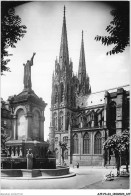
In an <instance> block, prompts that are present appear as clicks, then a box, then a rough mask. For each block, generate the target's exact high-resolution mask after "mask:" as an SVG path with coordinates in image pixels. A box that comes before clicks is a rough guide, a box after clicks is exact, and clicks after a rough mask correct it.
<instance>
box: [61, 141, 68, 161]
mask: <svg viewBox="0 0 131 196" xmlns="http://www.w3.org/2000/svg"><path fill="white" fill-rule="evenodd" d="M59 146H60V147H61V150H62V153H61V157H62V163H63V164H64V152H65V150H67V143H66V142H61V141H60V142H59Z"/></svg>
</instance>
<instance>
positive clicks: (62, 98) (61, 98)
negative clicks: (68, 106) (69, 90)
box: [60, 83, 64, 102]
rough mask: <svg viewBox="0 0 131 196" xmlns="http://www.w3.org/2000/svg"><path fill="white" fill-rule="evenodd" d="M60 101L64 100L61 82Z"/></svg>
mask: <svg viewBox="0 0 131 196" xmlns="http://www.w3.org/2000/svg"><path fill="white" fill-rule="evenodd" d="M60 100H61V102H62V101H63V100H64V85H63V83H61V97H60Z"/></svg>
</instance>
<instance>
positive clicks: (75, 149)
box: [73, 134, 79, 154]
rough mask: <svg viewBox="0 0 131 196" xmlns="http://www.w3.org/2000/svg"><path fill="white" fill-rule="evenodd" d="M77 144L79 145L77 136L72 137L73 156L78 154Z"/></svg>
mask: <svg viewBox="0 0 131 196" xmlns="http://www.w3.org/2000/svg"><path fill="white" fill-rule="evenodd" d="M78 144H79V140H78V135H77V134H75V135H74V137H73V153H74V154H78V152H79V150H78Z"/></svg>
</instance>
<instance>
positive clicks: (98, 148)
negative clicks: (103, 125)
mask: <svg viewBox="0 0 131 196" xmlns="http://www.w3.org/2000/svg"><path fill="white" fill-rule="evenodd" d="M101 153H102V138H101V133H100V132H97V133H96V135H95V138H94V154H101Z"/></svg>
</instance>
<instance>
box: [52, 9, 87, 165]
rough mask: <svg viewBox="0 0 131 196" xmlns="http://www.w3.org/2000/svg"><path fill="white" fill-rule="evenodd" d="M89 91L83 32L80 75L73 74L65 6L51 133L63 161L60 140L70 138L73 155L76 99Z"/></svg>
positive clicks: (54, 87)
mask: <svg viewBox="0 0 131 196" xmlns="http://www.w3.org/2000/svg"><path fill="white" fill-rule="evenodd" d="M88 93H90V88H89V77H88V76H87V75H86V64H85V53H84V41H83V32H82V43H81V52H80V61H79V71H78V77H77V76H76V75H74V73H73V63H72V60H71V59H70V58H69V50H68V39H67V27H66V16H65V6H64V16H63V26H62V35H61V43H60V53H59V58H58V59H57V58H56V60H55V70H54V72H53V75H52V95H51V109H50V112H51V115H50V117H51V119H50V133H49V140H50V143H51V150H55V151H58V153H59V155H58V157H57V159H58V160H59V162H61V149H60V146H59V141H61V142H64V141H66V142H67V143H68V152H67V154H68V157H69V158H70V142H71V140H70V137H71V127H72V120H73V118H74V114H75V111H76V99H77V97H78V96H79V94H80V95H81V94H82V95H85V94H88ZM56 154H57V153H56ZM68 162H70V160H68Z"/></svg>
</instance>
